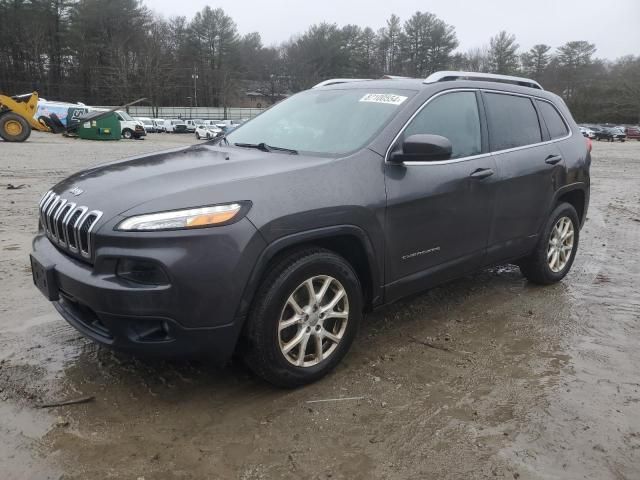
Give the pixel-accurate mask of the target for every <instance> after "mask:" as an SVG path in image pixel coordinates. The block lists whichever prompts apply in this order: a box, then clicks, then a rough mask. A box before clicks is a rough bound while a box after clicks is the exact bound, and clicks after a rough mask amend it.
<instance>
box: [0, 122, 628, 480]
mask: <svg viewBox="0 0 640 480" xmlns="http://www.w3.org/2000/svg"><path fill="white" fill-rule="evenodd" d="M193 141H195V140H194V139H193V137H191V136H174V135H161V134H160V135H151V136H150V137H149V138H148V139H146V140H144V141H128V142H127V141H122V142H116V143H99V142H85V141H81V140H70V139H64V138H61V137H56V136H53V135H44V134H34V136H33V137H32V138H31V139H30V140H29V142H28V143H25V144H7V143H0V172H1V176H2V178H1V181H0V204H1V205H2V216H1V218H0V282H1V285H2V287H3V292H4V295H3V296H2V298H0V400H1V402H0V472H1V473H0V477H1V478H2V479H6V480H13V479H45V478H46V479H62V478H64V479H102V478H118V479H120V478H122V479H129V478H130V479H139V478H145V479H147V480H148V479H200V478H212V479H215V478H221V479H227V478H238V479H261V478H265V479H270V478H312V479H377V478H380V479H383V478H384V479H409V478H410V479H441V478H444V479H460V478H464V479H475V478H507V479H517V478H521V479H528V478H531V479H556V478H557V479H582V478H586V479H594V480H595V479H598V480H600V479H637V478H640V373H639V372H640V350H639V349H638V343H639V342H640V254H639V247H640V142H627V143H624V144H619V143H617V144H604V143H602V144H601V143H596V144H595V145H594V154H593V155H594V162H593V168H592V178H593V186H592V199H591V207H590V210H589V215H588V221H587V223H586V226H585V228H584V229H583V231H582V234H581V235H582V236H581V239H580V249H579V252H578V256H577V259H576V263H575V264H574V267H573V270H572V272H571V273H570V274H569V276H568V277H567V278H566V279H565V280H564V281H563V282H561V283H560V284H558V285H555V286H551V287H544V288H542V287H535V286H532V285H530V284H528V283H527V282H526V281H525V280H524V279H523V277H522V276H521V275H520V273H519V271H518V269H517V268H516V267H512V266H504V267H500V268H494V269H491V270H487V271H483V272H480V273H478V274H476V275H473V276H470V277H467V278H463V279H460V280H457V281H455V282H452V283H449V284H447V285H444V286H442V287H440V288H436V289H434V290H431V291H429V292H427V293H425V294H422V295H420V296H416V297H414V298H412V299H409V300H405V301H403V302H400V303H397V304H395V305H392V306H390V307H388V308H385V309H384V310H382V311H380V312H376V313H374V314H371V315H369V316H368V317H367V318H366V320H365V322H364V325H363V328H362V329H361V332H360V336H359V338H358V339H357V340H356V343H355V345H354V348H353V350H352V351H351V353H350V354H349V355H348V356H347V358H346V359H345V361H344V362H343V363H342V365H341V366H340V367H339V368H338V369H337V371H336V372H335V373H334V374H332V375H330V376H329V377H328V378H326V379H325V380H323V381H321V382H319V383H317V384H314V385H312V386H309V387H307V388H303V389H299V390H295V391H282V390H277V389H274V388H272V387H270V386H268V385H266V384H264V383H263V382H261V381H259V380H258V379H256V378H255V377H253V376H252V375H251V374H249V372H248V371H247V370H246V369H245V368H244V367H243V366H241V365H238V364H232V365H230V366H229V367H227V368H225V369H215V368H212V367H210V366H208V365H207V364H205V363H199V362H195V361H191V362H171V363H169V362H160V361H148V360H140V359H136V358H134V357H131V356H127V355H123V354H118V353H112V352H110V351H108V350H105V349H102V348H98V347H96V346H94V345H93V344H91V343H89V342H87V341H85V340H84V339H82V338H81V337H80V335H79V334H78V333H76V332H75V331H74V330H73V329H72V328H71V327H69V326H68V325H67V324H66V323H65V322H64V321H63V320H62V319H61V318H60V317H59V316H58V315H57V314H56V313H55V312H54V310H53V308H52V307H51V306H50V305H49V304H48V303H47V302H46V301H45V300H44V298H43V297H42V296H41V295H40V293H39V292H37V291H36V289H35V287H33V285H32V283H31V278H30V273H29V266H28V252H29V249H30V239H31V237H32V235H33V233H34V231H35V228H36V204H37V201H38V199H39V197H40V195H41V194H42V193H43V192H44V191H46V190H47V189H48V188H49V187H50V186H51V185H52V184H53V183H55V182H56V181H57V180H58V179H60V178H62V177H64V176H66V175H68V174H69V173H71V172H73V171H75V170H77V169H80V168H82V167H85V166H88V165H93V164H96V163H98V162H101V161H105V160H112V159H116V158H122V157H126V156H128V155H132V154H134V153H139V152H145V151H154V150H160V149H163V148H168V147H172V146H176V145H179V144H187V143H191V142H193ZM9 183H11V184H13V185H21V184H24V185H25V186H24V187H23V188H21V189H18V190H8V189H6V187H7V184H9ZM434 347H436V348H434ZM86 395H91V396H94V397H95V400H94V401H93V402H90V403H86V404H81V405H72V406H67V407H60V408H56V409H39V408H37V405H38V404H39V403H41V402H47V401H51V400H59V399H67V398H76V397H81V396H86ZM335 398H343V399H344V398H351V399H348V400H341V401H326V402H317V400H327V399H335Z"/></svg>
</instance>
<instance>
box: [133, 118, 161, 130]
mask: <svg viewBox="0 0 640 480" xmlns="http://www.w3.org/2000/svg"><path fill="white" fill-rule="evenodd" d="M133 118H135V119H136V120H138V121H139V122H142V125H143V126H144V130H145V131H146V132H147V133H155V132H156V126H155V125H154V124H153V120H151V119H150V118H149V117H133Z"/></svg>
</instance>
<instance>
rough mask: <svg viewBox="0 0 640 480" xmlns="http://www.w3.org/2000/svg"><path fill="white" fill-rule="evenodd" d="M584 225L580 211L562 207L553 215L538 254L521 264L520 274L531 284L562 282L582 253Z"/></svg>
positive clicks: (534, 253) (562, 205)
mask: <svg viewBox="0 0 640 480" xmlns="http://www.w3.org/2000/svg"><path fill="white" fill-rule="evenodd" d="M579 237H580V221H579V219H578V214H577V213H576V209H575V208H573V206H572V205H571V204H569V203H561V204H560V205H558V206H557V207H556V208H555V209H554V210H553V212H552V213H551V215H550V217H549V220H547V224H546V225H545V228H544V230H543V233H542V236H541V237H540V239H539V240H538V244H537V245H536V248H535V250H534V251H533V253H531V255H529V257H527V258H526V259H524V260H522V261H521V262H520V271H521V272H522V274H523V275H524V276H525V277H526V278H527V279H528V280H529V281H531V282H533V283H538V284H540V285H550V284H552V283H556V282H559V281H560V280H562V279H563V278H564V277H565V275H567V273H569V270H570V269H571V265H572V264H573V260H574V259H575V256H576V252H577V250H578V240H579Z"/></svg>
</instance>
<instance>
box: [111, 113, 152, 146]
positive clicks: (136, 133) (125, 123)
mask: <svg viewBox="0 0 640 480" xmlns="http://www.w3.org/2000/svg"><path fill="white" fill-rule="evenodd" d="M116 116H117V117H118V120H119V121H120V128H121V129H122V136H123V137H124V138H126V139H131V138H142V137H144V136H146V135H147V132H146V131H145V129H144V125H143V123H142V122H141V121H139V120H136V119H134V118H133V117H132V116H131V115H129V114H128V113H127V112H125V111H124V110H117V111H116Z"/></svg>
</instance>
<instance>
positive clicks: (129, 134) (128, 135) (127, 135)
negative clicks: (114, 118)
mask: <svg viewBox="0 0 640 480" xmlns="http://www.w3.org/2000/svg"><path fill="white" fill-rule="evenodd" d="M122 136H123V137H124V138H126V139H127V140H131V139H132V138H133V132H132V131H131V130H129V129H128V128H127V129H125V130H123V131H122Z"/></svg>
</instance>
